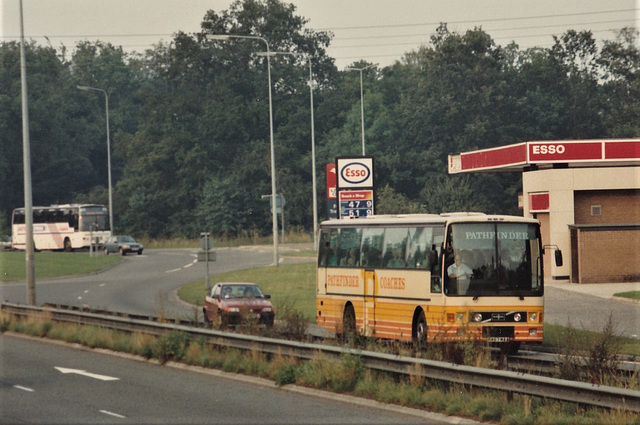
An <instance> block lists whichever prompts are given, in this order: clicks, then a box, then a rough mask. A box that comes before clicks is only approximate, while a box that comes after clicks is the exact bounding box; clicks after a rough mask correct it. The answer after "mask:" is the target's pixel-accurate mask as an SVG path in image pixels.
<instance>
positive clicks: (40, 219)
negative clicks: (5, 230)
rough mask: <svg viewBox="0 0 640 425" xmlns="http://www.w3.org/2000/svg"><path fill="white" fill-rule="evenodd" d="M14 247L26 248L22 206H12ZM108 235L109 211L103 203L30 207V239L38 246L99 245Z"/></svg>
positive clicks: (53, 247) (68, 248)
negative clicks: (31, 223) (31, 211)
mask: <svg viewBox="0 0 640 425" xmlns="http://www.w3.org/2000/svg"><path fill="white" fill-rule="evenodd" d="M11 233H12V235H11V236H12V247H13V249H22V250H24V249H26V237H25V212H24V208H16V209H15V210H13V215H12V219H11ZM109 236H111V229H109V211H108V209H107V207H105V206H104V205H95V204H66V205H51V206H48V207H33V243H34V249H37V250H39V251H40V250H65V251H73V250H74V249H79V248H88V247H89V246H90V245H91V237H93V243H98V245H101V244H102V243H103V242H104V241H105V239H106V238H108V237H109Z"/></svg>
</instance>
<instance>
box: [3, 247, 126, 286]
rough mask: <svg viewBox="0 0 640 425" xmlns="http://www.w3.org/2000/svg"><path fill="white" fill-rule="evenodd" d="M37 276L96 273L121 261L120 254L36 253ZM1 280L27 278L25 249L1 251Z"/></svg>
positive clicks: (42, 277)
mask: <svg viewBox="0 0 640 425" xmlns="http://www.w3.org/2000/svg"><path fill="white" fill-rule="evenodd" d="M33 258H34V264H35V270H36V276H37V277H38V278H40V279H48V278H52V277H61V276H72V275H81V274H91V273H96V272H98V271H100V270H103V269H105V268H108V267H110V266H112V265H114V264H116V263H118V262H120V261H122V257H120V256H118V255H94V256H93V257H92V256H90V255H89V252H51V251H43V252H36V253H34V257H33ZM0 266H1V268H0V270H1V271H2V272H1V273H0V282H11V281H16V280H24V279H25V278H26V266H25V253H24V251H11V252H0Z"/></svg>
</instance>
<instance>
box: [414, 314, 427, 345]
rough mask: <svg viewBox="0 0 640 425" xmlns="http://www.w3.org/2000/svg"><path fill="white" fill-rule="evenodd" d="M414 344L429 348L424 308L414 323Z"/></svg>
mask: <svg viewBox="0 0 640 425" xmlns="http://www.w3.org/2000/svg"><path fill="white" fill-rule="evenodd" d="M413 345H414V346H415V347H416V348H418V349H425V348H427V319H426V317H425V315H424V311H422V310H420V314H419V315H418V318H417V320H416V321H415V322H414V324H413Z"/></svg>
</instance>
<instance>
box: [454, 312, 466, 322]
mask: <svg viewBox="0 0 640 425" xmlns="http://www.w3.org/2000/svg"><path fill="white" fill-rule="evenodd" d="M456 320H457V321H458V322H462V321H463V320H464V313H457V314H456Z"/></svg>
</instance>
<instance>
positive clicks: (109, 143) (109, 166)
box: [76, 86, 113, 232]
mask: <svg viewBox="0 0 640 425" xmlns="http://www.w3.org/2000/svg"><path fill="white" fill-rule="evenodd" d="M76 87H77V88H78V89H79V90H84V91H91V90H93V91H99V92H101V93H104V101H105V113H106V116H107V170H108V171H107V173H108V178H109V230H111V231H112V232H113V189H112V187H111V136H110V135H109V95H108V94H107V92H106V91H105V90H102V89H98V88H95V87H88V86H76Z"/></svg>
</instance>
